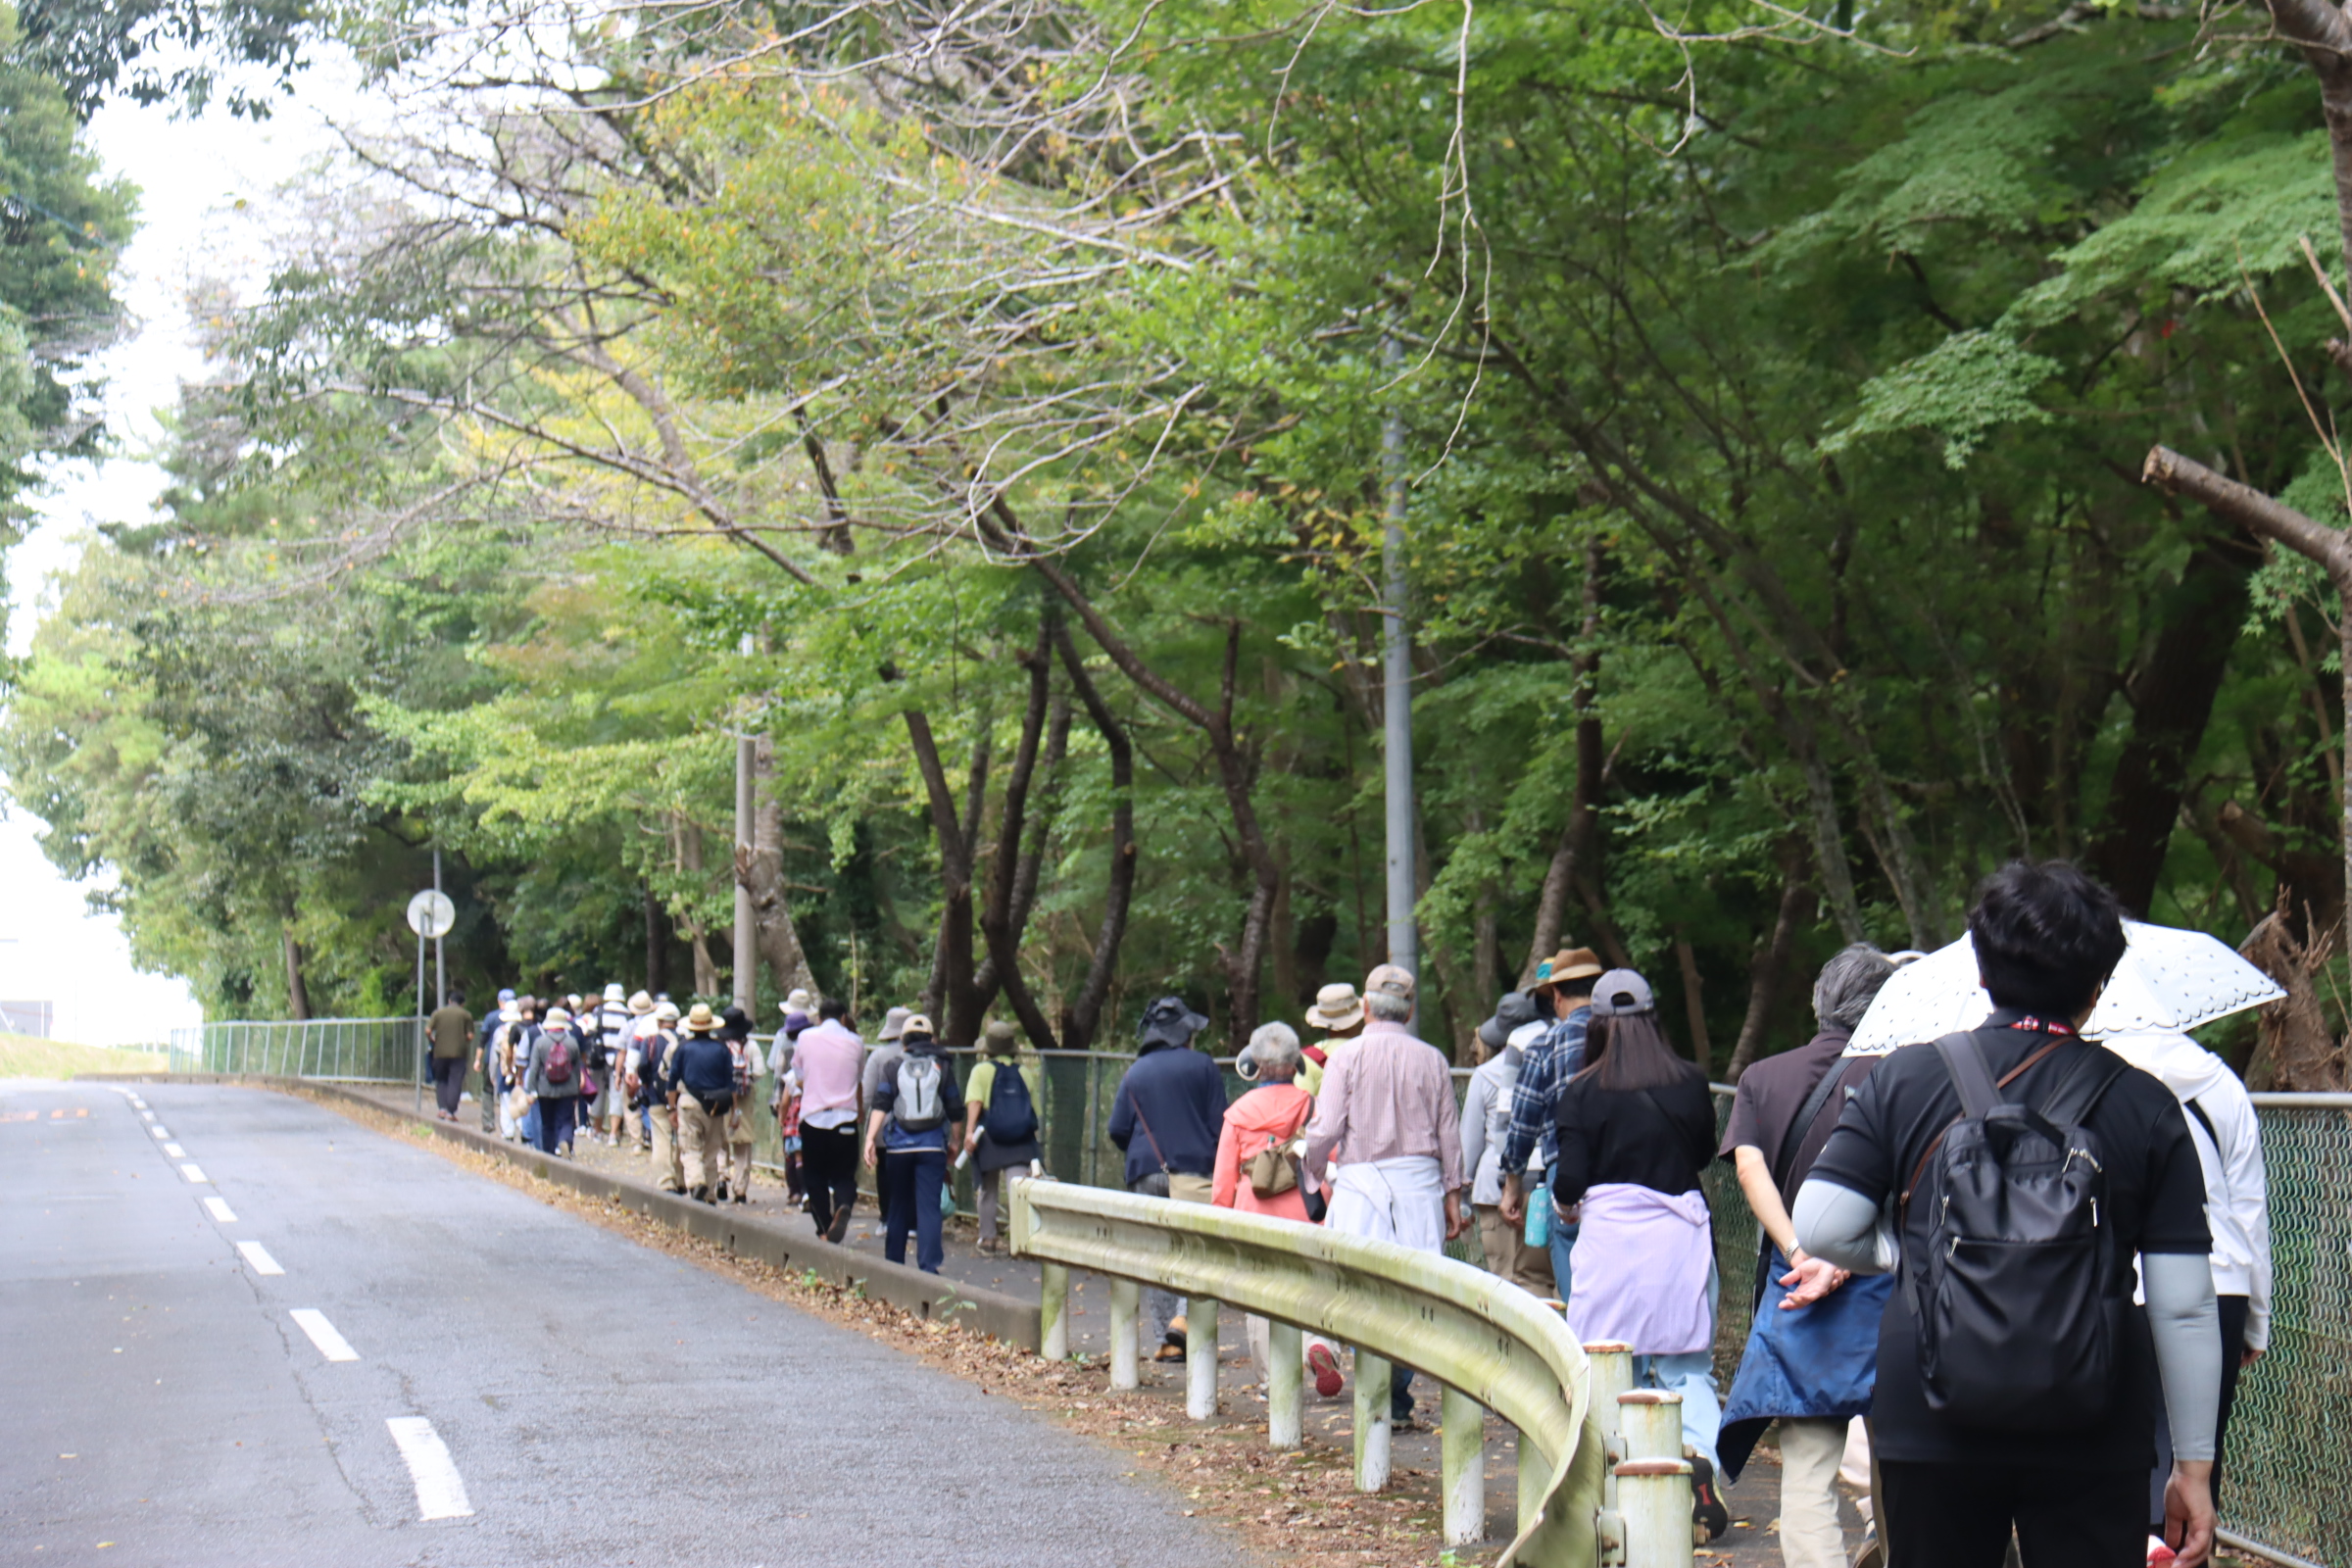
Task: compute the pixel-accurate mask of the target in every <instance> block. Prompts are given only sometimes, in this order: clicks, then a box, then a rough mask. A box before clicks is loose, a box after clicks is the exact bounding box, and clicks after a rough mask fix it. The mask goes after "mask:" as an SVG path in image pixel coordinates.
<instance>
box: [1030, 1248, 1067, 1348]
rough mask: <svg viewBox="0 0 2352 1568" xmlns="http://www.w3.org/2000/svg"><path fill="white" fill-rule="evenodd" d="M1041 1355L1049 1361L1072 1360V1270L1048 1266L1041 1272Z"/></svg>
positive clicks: (1039, 1330)
mask: <svg viewBox="0 0 2352 1568" xmlns="http://www.w3.org/2000/svg"><path fill="white" fill-rule="evenodd" d="M1037 1275H1038V1279H1037V1286H1038V1289H1037V1326H1038V1354H1040V1355H1042V1356H1044V1357H1045V1358H1046V1359H1047V1360H1049V1361H1067V1360H1068V1359H1069V1358H1070V1270H1069V1266H1068V1265H1067V1264H1065V1263H1047V1264H1045V1265H1043V1266H1042V1267H1040V1268H1039V1269H1038V1271H1037Z"/></svg>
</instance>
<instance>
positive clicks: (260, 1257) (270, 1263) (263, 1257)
mask: <svg viewBox="0 0 2352 1568" xmlns="http://www.w3.org/2000/svg"><path fill="white" fill-rule="evenodd" d="M237 1250H238V1251H240V1252H242V1253H244V1254H245V1261H246V1262H248V1263H251V1264H252V1265H253V1271H254V1272H255V1273H256V1274H283V1273H284V1272H285V1270H284V1269H282V1268H280V1267H278V1266H277V1259H276V1258H274V1257H271V1256H270V1249H268V1248H267V1247H264V1246H263V1245H262V1244H261V1243H259V1242H239V1243H238V1244H237ZM319 1321H320V1322H324V1321H325V1319H323V1318H321V1319H320V1320H319ZM327 1332H328V1333H330V1334H331V1333H333V1332H334V1331H333V1330H332V1329H329V1330H328V1331H327ZM318 1337H319V1336H318V1335H316V1334H314V1335H312V1336H311V1338H313V1339H317V1338H318ZM319 1348H320V1349H324V1348H325V1347H324V1346H320V1347H319ZM345 1348H347V1349H348V1348H349V1347H348V1346H347V1347H345Z"/></svg>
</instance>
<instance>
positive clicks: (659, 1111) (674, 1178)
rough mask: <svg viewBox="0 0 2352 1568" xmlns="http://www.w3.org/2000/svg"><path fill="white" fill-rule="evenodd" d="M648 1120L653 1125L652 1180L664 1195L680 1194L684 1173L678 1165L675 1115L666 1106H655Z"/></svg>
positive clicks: (683, 1183)
mask: <svg viewBox="0 0 2352 1568" xmlns="http://www.w3.org/2000/svg"><path fill="white" fill-rule="evenodd" d="M649 1119H650V1120H651V1121H652V1122H653V1124H654V1179H655V1180H656V1181H658V1182H660V1183H661V1184H662V1191H663V1192H665V1193H682V1192H684V1191H685V1190H686V1173H685V1171H684V1170H683V1169H681V1168H680V1167H679V1164H678V1134H677V1128H676V1127H675V1125H674V1123H675V1122H676V1120H677V1113H676V1112H675V1111H673V1110H671V1109H670V1108H669V1107H668V1106H667V1105H656V1106H655V1107H654V1110H653V1115H652V1116H651V1117H650V1118H649Z"/></svg>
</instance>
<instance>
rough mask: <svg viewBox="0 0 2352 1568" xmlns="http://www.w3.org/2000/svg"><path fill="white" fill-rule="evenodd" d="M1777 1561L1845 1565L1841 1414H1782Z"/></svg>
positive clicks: (1826, 1567) (1799, 1567) (1809, 1567)
mask: <svg viewBox="0 0 2352 1568" xmlns="http://www.w3.org/2000/svg"><path fill="white" fill-rule="evenodd" d="M1780 1425H1781V1561H1783V1562H1784V1563H1786V1564H1788V1568H1845V1533H1844V1532H1843V1531H1842V1530H1840V1529H1839V1528H1838V1460H1839V1459H1841V1458H1842V1457H1844V1454H1845V1420H1844V1418H1843V1417H1820V1416H1783V1417H1782V1418H1781V1423H1780Z"/></svg>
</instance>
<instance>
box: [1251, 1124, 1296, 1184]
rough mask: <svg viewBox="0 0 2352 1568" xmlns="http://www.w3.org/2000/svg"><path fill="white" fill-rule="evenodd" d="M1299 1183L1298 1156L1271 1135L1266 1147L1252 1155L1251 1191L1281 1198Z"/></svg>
mask: <svg viewBox="0 0 2352 1568" xmlns="http://www.w3.org/2000/svg"><path fill="white" fill-rule="evenodd" d="M1298 1185H1299V1156H1298V1155H1297V1154H1294V1153H1292V1152H1290V1151H1289V1150H1288V1149H1286V1148H1284V1147H1283V1141H1282V1140H1281V1139H1279V1138H1275V1137H1272V1136H1269V1137H1268V1138H1267V1139H1266V1147H1265V1148H1263V1149H1261V1150H1259V1151H1258V1152H1256V1153H1254V1154H1251V1155H1250V1191H1251V1192H1252V1193H1255V1194H1256V1195H1257V1196H1258V1197H1260V1198H1280V1197H1281V1196H1282V1195H1283V1194H1285V1193H1287V1192H1291V1191H1293V1190H1294V1189H1296V1188H1297V1187H1298Z"/></svg>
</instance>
